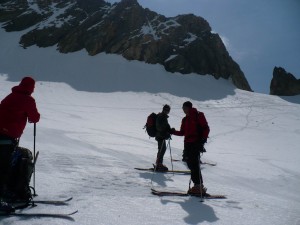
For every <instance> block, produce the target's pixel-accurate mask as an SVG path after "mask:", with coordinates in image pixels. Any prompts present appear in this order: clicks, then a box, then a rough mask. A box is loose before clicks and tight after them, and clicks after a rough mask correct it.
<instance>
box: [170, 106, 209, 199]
mask: <svg viewBox="0 0 300 225" xmlns="http://www.w3.org/2000/svg"><path fill="white" fill-rule="evenodd" d="M182 109H183V112H184V113H185V115H186V116H185V117H184V118H183V119H182V123H181V127H180V131H176V129H175V128H172V130H171V133H172V134H174V135H177V136H184V150H183V159H182V160H183V161H185V162H186V163H187V165H188V168H189V169H190V170H191V179H192V181H193V183H194V186H193V187H192V188H190V189H189V191H188V193H189V194H196V195H199V194H201V195H205V194H206V190H207V189H206V188H205V187H204V185H203V178H202V174H201V169H200V152H201V151H203V147H204V144H205V143H206V142H207V138H208V134H209V132H210V129H209V126H208V123H207V121H206V118H205V116H204V113H202V112H198V111H197V109H195V108H193V104H192V103H191V102H189V101H187V102H185V103H183V106H182Z"/></svg>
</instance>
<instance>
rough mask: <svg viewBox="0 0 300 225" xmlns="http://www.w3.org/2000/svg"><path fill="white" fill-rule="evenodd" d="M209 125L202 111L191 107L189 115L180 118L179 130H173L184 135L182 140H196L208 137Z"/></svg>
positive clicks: (176, 133)
mask: <svg viewBox="0 0 300 225" xmlns="http://www.w3.org/2000/svg"><path fill="white" fill-rule="evenodd" d="M209 131H210V129H209V126H208V124H207V121H206V118H205V116H204V113H202V112H198V111H197V109H195V108H191V109H190V112H189V115H188V116H185V117H184V118H183V119H182V122H181V127H180V131H174V132H173V134H174V135H177V136H184V142H190V143H191V142H197V141H201V140H203V139H207V138H208V134H209Z"/></svg>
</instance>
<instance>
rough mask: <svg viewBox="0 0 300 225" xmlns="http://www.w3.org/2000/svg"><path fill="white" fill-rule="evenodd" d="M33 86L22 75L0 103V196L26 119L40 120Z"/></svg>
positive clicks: (30, 80) (31, 82)
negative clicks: (18, 82) (33, 95)
mask: <svg viewBox="0 0 300 225" xmlns="http://www.w3.org/2000/svg"><path fill="white" fill-rule="evenodd" d="M34 87H35V81H34V79H33V78H31V77H24V78H23V79H22V81H21V82H20V84H19V85H18V86H15V87H13V88H12V93H11V94H9V95H8V96H6V97H5V98H4V99H3V100H2V101H1V104H0V197H1V195H2V194H3V193H4V191H5V190H6V189H7V185H8V179H9V176H10V172H11V171H10V164H11V156H12V153H13V151H14V150H15V148H16V147H17V145H18V141H19V138H20V137H21V135H22V133H23V130H24V129H25V126H26V123H27V121H29V122H30V123H37V122H39V120H40V114H39V112H38V110H37V107H36V103H35V100H34V98H33V97H32V96H31V94H32V93H33V91H34Z"/></svg>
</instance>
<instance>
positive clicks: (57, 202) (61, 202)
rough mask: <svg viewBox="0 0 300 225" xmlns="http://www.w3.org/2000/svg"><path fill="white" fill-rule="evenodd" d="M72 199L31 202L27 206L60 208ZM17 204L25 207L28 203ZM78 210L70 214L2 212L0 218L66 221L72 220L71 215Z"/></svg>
mask: <svg viewBox="0 0 300 225" xmlns="http://www.w3.org/2000/svg"><path fill="white" fill-rule="evenodd" d="M72 199H73V198H72V197H70V198H66V199H62V200H33V201H32V202H30V203H29V206H30V205H31V204H32V206H33V207H34V206H36V204H47V205H55V206H62V205H68V203H69V202H70V201H71V200H72ZM17 204H19V205H21V204H23V205H25V204H28V203H25V202H18V203H17ZM77 212H78V210H76V211H73V212H70V213H30V212H28V213H23V212H2V213H0V216H6V217H9V216H18V217H52V218H61V219H68V220H72V221H73V220H74V219H73V218H72V215H74V214H75V213H77Z"/></svg>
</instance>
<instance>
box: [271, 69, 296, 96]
mask: <svg viewBox="0 0 300 225" xmlns="http://www.w3.org/2000/svg"><path fill="white" fill-rule="evenodd" d="M270 94H271V95H279V96H294V95H300V79H296V77H295V76H294V75H293V74H291V73H288V72H286V71H285V69H284V68H282V67H275V68H274V70H273V79H272V81H271V85H270Z"/></svg>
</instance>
